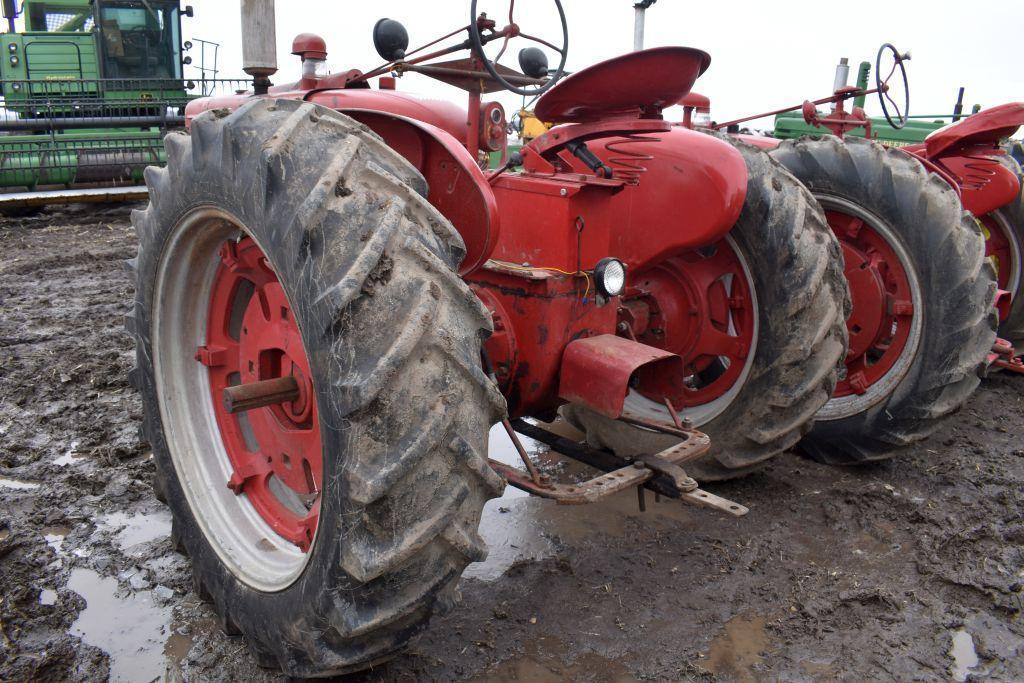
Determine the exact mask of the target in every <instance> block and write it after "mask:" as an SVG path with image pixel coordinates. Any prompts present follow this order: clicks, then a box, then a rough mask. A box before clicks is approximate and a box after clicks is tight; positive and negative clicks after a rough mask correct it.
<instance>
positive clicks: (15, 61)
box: [11, 55, 18, 66]
mask: <svg viewBox="0 0 1024 683" xmlns="http://www.w3.org/2000/svg"><path fill="white" fill-rule="evenodd" d="M11 66H18V57H17V56H16V55H11Z"/></svg>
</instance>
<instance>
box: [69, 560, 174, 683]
mask: <svg viewBox="0 0 1024 683" xmlns="http://www.w3.org/2000/svg"><path fill="white" fill-rule="evenodd" d="M67 587H68V589H69V590H72V591H74V592H75V593H78V594H79V595H80V596H82V598H84V599H85V602H86V607H85V609H84V610H82V611H81V612H80V613H79V615H78V619H76V620H75V623H73V624H72V625H71V633H73V634H74V635H76V636H78V637H80V638H81V639H82V640H83V641H85V642H86V643H88V644H89V645H93V646H95V647H98V648H100V649H101V650H103V651H104V652H106V653H107V654H108V655H110V680H112V681H151V680H153V679H154V678H160V677H162V676H163V674H164V668H165V664H164V661H163V660H162V658H160V657H154V656H153V653H154V652H159V651H161V649H162V648H163V647H164V646H165V642H166V641H167V634H168V632H169V631H170V621H171V610H170V608H162V607H157V606H156V605H155V604H154V603H153V598H152V595H151V594H150V592H149V591H141V592H138V593H129V594H127V595H123V596H122V595H121V594H119V593H118V587H117V581H116V580H115V579H112V578H104V577H101V576H100V575H99V574H97V573H96V572H94V571H92V570H91V569H83V568H78V569H73V570H72V571H71V577H70V578H69V579H68V585H67Z"/></svg>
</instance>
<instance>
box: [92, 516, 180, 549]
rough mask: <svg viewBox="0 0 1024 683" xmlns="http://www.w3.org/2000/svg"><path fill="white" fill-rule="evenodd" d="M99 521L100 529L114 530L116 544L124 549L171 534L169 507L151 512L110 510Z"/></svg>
mask: <svg viewBox="0 0 1024 683" xmlns="http://www.w3.org/2000/svg"><path fill="white" fill-rule="evenodd" d="M98 523H99V528H100V529H107V530H110V531H113V532H114V544H115V545H116V546H117V547H118V548H120V549H121V550H124V551H131V549H133V548H135V547H136V546H139V545H142V544H144V543H150V542H152V541H156V540H158V539H164V538H168V537H169V536H170V535H171V513H170V511H168V510H167V508H159V509H157V510H155V511H153V512H150V513H130V512H123V511H116V512H110V513H107V514H105V515H102V516H101V517H100V518H99V520H98Z"/></svg>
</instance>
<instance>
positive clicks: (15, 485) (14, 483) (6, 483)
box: [0, 477, 40, 491]
mask: <svg viewBox="0 0 1024 683" xmlns="http://www.w3.org/2000/svg"><path fill="white" fill-rule="evenodd" d="M39 486H40V484H39V483H38V482H35V481H24V480H23V479H10V478H8V477H0V489H10V490H12V491H32V490H34V489H37V488H39Z"/></svg>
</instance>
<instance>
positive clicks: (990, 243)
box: [978, 214, 1020, 294]
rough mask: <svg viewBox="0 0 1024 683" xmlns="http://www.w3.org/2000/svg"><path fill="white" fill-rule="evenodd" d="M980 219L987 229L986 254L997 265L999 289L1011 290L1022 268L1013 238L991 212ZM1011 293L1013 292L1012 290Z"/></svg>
mask: <svg viewBox="0 0 1024 683" xmlns="http://www.w3.org/2000/svg"><path fill="white" fill-rule="evenodd" d="M978 220H979V221H980V222H981V225H982V227H983V228H984V229H985V256H987V257H989V258H990V259H992V265H993V266H995V269H996V282H997V283H998V284H999V289H1004V290H1007V291H1009V290H1011V289H1012V288H1013V287H1012V281H1013V279H1014V275H1017V277H1018V278H1019V277H1020V275H1019V273H1015V272H1014V270H1015V269H1019V268H1020V264H1019V263H1015V261H1016V260H1018V259H1019V257H1017V258H1015V257H1016V256H1017V254H1016V253H1015V251H1014V249H1013V243H1012V242H1011V241H1010V240H1011V239H1013V238H1012V237H1011V236H1010V235H1007V234H1006V228H1005V227H1004V226H1003V224H1002V223H1001V222H1000V221H998V220H996V219H995V218H993V217H992V215H991V214H985V215H984V216H982V217H981V218H979V219H978ZM1010 293H1011V294H1013V292H1012V291H1011V292H1010Z"/></svg>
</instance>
